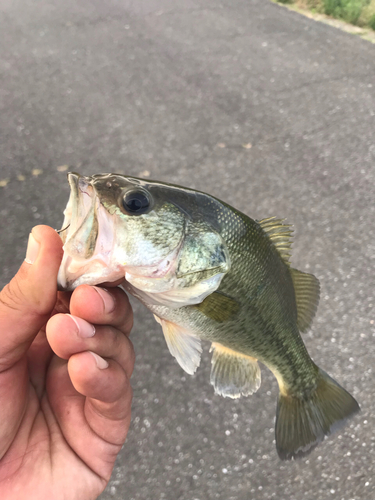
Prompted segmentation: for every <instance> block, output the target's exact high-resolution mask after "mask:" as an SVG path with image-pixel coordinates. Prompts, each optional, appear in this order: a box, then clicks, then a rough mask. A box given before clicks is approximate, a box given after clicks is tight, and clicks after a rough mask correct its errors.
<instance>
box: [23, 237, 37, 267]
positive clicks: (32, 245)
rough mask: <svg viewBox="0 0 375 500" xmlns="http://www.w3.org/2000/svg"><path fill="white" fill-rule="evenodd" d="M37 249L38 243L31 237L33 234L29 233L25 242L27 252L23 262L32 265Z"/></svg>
mask: <svg viewBox="0 0 375 500" xmlns="http://www.w3.org/2000/svg"><path fill="white" fill-rule="evenodd" d="M39 249H40V243H38V242H37V241H36V239H35V238H34V236H33V233H30V234H29V241H28V242H27V250H26V257H25V261H26V262H27V263H28V264H34V262H35V260H36V258H37V257H38V253H39Z"/></svg>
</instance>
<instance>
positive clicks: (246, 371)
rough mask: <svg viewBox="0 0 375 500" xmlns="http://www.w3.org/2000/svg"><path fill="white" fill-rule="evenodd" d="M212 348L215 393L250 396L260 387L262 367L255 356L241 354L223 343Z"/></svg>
mask: <svg viewBox="0 0 375 500" xmlns="http://www.w3.org/2000/svg"><path fill="white" fill-rule="evenodd" d="M211 350H213V355H212V360H211V363H212V368H211V379H210V381H211V384H212V385H213V386H214V389H215V393H216V394H219V395H220V396H224V397H226V398H233V399H236V398H239V397H240V396H250V394H253V393H254V392H256V391H257V390H258V389H259V387H260V382H261V380H260V368H259V365H258V362H257V360H256V359H255V358H253V357H251V356H246V355H244V354H240V353H238V352H236V351H233V350H232V349H228V348H227V347H224V346H223V345H221V344H217V343H213V344H212V347H211Z"/></svg>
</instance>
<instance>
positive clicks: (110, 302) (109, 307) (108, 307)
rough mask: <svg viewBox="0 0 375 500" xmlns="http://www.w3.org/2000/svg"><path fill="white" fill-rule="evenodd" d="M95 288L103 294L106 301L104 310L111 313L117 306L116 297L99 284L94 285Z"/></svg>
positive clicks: (102, 296)
mask: <svg viewBox="0 0 375 500" xmlns="http://www.w3.org/2000/svg"><path fill="white" fill-rule="evenodd" d="M93 288H95V290H96V291H97V292H98V294H99V295H100V296H101V298H102V300H103V302H104V310H105V312H106V313H110V312H112V311H113V310H114V308H115V299H114V298H113V296H112V295H111V294H110V293H109V292H108V290H106V289H105V288H99V287H98V286H94V287H93Z"/></svg>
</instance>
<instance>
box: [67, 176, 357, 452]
mask: <svg viewBox="0 0 375 500" xmlns="http://www.w3.org/2000/svg"><path fill="white" fill-rule="evenodd" d="M68 178H69V183H70V186H71V197H70V200H69V203H68V206H67V209H66V211H65V220H64V223H63V227H64V228H65V227H67V229H66V230H64V231H63V232H62V238H63V241H64V257H63V262H62V265H61V268H60V272H59V277H58V281H59V287H60V289H63V290H72V289H74V288H76V287H77V286H79V285H80V284H84V283H85V284H98V283H102V282H104V281H115V280H118V279H119V278H122V277H123V278H125V280H126V281H125V282H124V285H123V286H124V288H125V289H126V290H127V291H129V292H130V293H132V294H133V295H134V296H135V297H137V298H139V299H140V300H141V301H142V302H143V303H144V304H145V305H146V307H148V308H149V309H150V310H151V311H152V313H153V314H154V316H155V319H156V320H157V321H158V322H159V323H160V324H161V326H162V328H163V333H164V336H165V339H166V342H167V345H168V347H169V350H170V352H171V354H172V355H173V356H174V357H175V358H176V360H177V361H178V363H179V364H180V365H181V367H182V368H183V369H184V370H185V371H186V372H187V373H190V374H192V373H194V372H195V370H196V368H197V367H198V366H199V362H200V357H201V352H202V348H201V340H205V341H209V342H211V344H212V347H211V349H212V351H213V356H212V369H211V383H212V385H213V386H214V390H215V392H216V393H217V394H220V395H222V396H224V397H231V398H238V397H240V396H241V395H244V396H247V395H250V394H252V393H254V392H255V391H256V390H257V389H258V388H259V386H260V369H259V365H258V361H261V362H262V363H263V364H265V365H266V366H267V367H268V368H269V369H270V370H271V371H272V372H273V374H274V375H275V377H276V379H277V381H278V384H279V388H280V393H279V398H278V405H277V418H276V428H275V432H276V447H277V451H278V454H279V456H280V458H282V459H291V458H297V457H301V456H304V455H306V454H307V453H309V452H310V451H311V450H312V449H313V448H314V447H315V446H316V445H317V444H318V443H319V442H320V441H322V440H323V439H324V436H326V435H328V434H330V433H331V432H332V431H333V430H335V428H336V427H337V426H338V425H339V424H340V423H342V422H345V420H346V419H347V418H349V417H350V416H351V415H353V414H354V413H356V412H357V411H358V410H359V406H358V404H357V402H356V401H355V399H354V398H353V397H352V396H351V395H350V394H349V393H348V392H347V391H345V390H344V389H343V388H342V387H340V386H339V385H338V384H337V382H335V381H334V380H333V379H331V378H330V377H329V376H328V375H327V374H326V373H325V372H324V371H323V370H321V369H320V368H318V367H317V365H316V364H315V363H314V362H313V361H312V359H311V358H310V356H309V354H308V352H307V350H306V348H305V345H304V343H303V341H302V338H301V335H300V332H302V333H303V332H305V331H306V330H307V329H308V328H309V326H310V325H311V322H312V320H313V317H314V314H315V312H316V309H317V305H318V301H319V282H318V280H317V279H316V278H315V277H314V276H313V275H311V274H307V273H302V272H300V271H298V270H296V269H293V268H292V267H291V266H290V263H289V257H290V246H291V232H292V231H291V229H290V226H289V225H287V224H285V223H284V222H283V221H282V220H279V219H276V218H269V219H264V220H261V221H255V220H252V219H251V218H249V217H248V216H246V215H245V214H243V213H241V212H239V211H237V210H236V209H234V208H233V207H231V206H229V205H227V204H226V203H224V202H222V201H220V200H218V199H216V198H214V197H212V196H209V195H207V194H205V193H201V192H197V191H193V190H189V189H186V188H182V187H179V186H173V185H169V184H163V183H159V182H154V181H148V180H147V181H146V180H142V179H136V178H133V177H126V176H122V175H116V174H100V175H95V176H93V177H82V176H79V175H78V174H69V176H68Z"/></svg>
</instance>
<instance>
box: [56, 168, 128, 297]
mask: <svg viewBox="0 0 375 500" xmlns="http://www.w3.org/2000/svg"><path fill="white" fill-rule="evenodd" d="M68 181H69V185H70V189H71V192H70V198H69V201H68V204H67V207H66V209H65V211H64V216H65V217H64V222H63V225H62V228H63V230H62V231H61V234H60V237H61V239H62V240H63V242H64V246H63V249H64V256H63V259H62V262H61V266H60V269H59V273H58V277H57V283H58V288H59V290H64V291H70V290H73V289H74V288H76V287H77V286H79V285H81V284H83V283H84V284H88V285H96V284H98V283H103V282H104V281H116V280H118V279H119V278H121V277H124V270H123V268H122V267H121V266H119V265H117V266H116V265H114V263H113V262H112V260H113V259H112V258H113V255H112V254H113V247H114V234H115V231H114V218H113V216H112V215H110V214H109V213H108V212H107V210H106V209H105V208H104V207H103V206H102V204H101V203H100V200H99V197H98V196H97V193H96V191H95V188H94V187H93V185H92V182H91V178H90V177H84V176H80V175H79V174H76V173H69V174H68Z"/></svg>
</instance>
